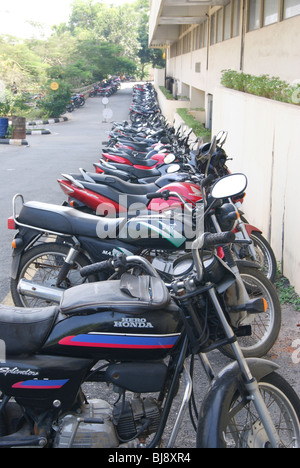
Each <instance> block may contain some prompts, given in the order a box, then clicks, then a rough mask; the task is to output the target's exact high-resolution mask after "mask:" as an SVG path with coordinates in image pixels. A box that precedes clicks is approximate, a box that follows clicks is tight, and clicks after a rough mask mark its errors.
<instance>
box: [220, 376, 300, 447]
mask: <svg viewBox="0 0 300 468" xmlns="http://www.w3.org/2000/svg"><path fill="white" fill-rule="evenodd" d="M259 388H260V392H261V394H262V397H263V399H264V402H265V404H266V406H267V409H268V411H269V413H270V416H271V418H272V421H273V423H274V425H275V428H276V430H277V432H278V435H279V437H280V440H281V444H282V447H285V448H299V446H300V434H299V421H298V417H297V414H296V413H295V411H294V408H293V406H292V405H291V403H290V401H289V400H288V398H287V397H286V395H285V394H284V393H283V392H282V391H281V390H280V389H279V388H277V387H275V386H274V385H272V384H270V383H266V382H260V383H259ZM223 438H224V441H225V443H226V445H227V447H235V448H269V447H270V443H269V439H268V436H267V434H266V431H265V429H264V427H263V425H262V423H261V421H260V419H259V417H258V415H257V413H256V410H255V408H254V404H253V402H247V401H246V398H242V397H238V398H237V399H236V400H235V401H234V402H233V404H232V406H231V408H230V412H229V421H228V423H227V424H226V427H225V428H224V431H223Z"/></svg>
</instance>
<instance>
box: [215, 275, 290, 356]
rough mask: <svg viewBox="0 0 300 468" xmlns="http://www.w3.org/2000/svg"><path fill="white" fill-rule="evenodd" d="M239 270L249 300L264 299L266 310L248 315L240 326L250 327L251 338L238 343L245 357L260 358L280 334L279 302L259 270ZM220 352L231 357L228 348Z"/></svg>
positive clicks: (271, 285)
mask: <svg viewBox="0 0 300 468" xmlns="http://www.w3.org/2000/svg"><path fill="white" fill-rule="evenodd" d="M239 270H240V274H241V277H242V280H243V283H244V285H245V287H246V290H247V293H248V295H249V298H250V299H258V298H264V299H265V300H266V302H267V310H266V311H265V312H261V313H257V314H248V316H247V317H246V319H244V320H243V323H242V325H250V326H251V331H252V333H251V336H246V337H239V338H238V342H239V345H240V347H241V349H242V351H243V354H244V356H245V357H262V356H265V355H266V354H267V353H268V352H269V351H270V349H271V348H272V347H273V346H274V344H275V342H276V340H277V338H278V335H279V332H280V328H281V306H280V302H279V299H278V295H277V292H276V289H275V288H274V286H273V284H272V283H271V282H270V281H269V280H268V279H267V278H266V277H265V275H264V274H263V273H262V272H261V271H260V270H259V269H257V268H248V267H244V266H241V267H239ZM222 351H223V352H224V354H226V355H227V356H229V357H232V351H231V347H230V346H224V347H223V348H222Z"/></svg>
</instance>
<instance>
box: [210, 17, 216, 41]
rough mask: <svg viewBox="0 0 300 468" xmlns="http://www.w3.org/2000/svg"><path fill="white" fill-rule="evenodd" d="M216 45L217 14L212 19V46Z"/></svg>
mask: <svg viewBox="0 0 300 468" xmlns="http://www.w3.org/2000/svg"><path fill="white" fill-rule="evenodd" d="M215 43H216V14H213V15H212V16H211V17H210V45H213V44H215Z"/></svg>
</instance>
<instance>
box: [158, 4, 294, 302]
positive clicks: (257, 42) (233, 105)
mask: <svg viewBox="0 0 300 468" xmlns="http://www.w3.org/2000/svg"><path fill="white" fill-rule="evenodd" d="M149 44H150V46H151V47H160V48H163V49H164V50H165V52H166V69H165V73H164V78H167V80H166V81H165V85H166V86H172V92H173V94H174V95H176V96H179V97H180V96H181V97H185V98H187V99H188V100H187V101H186V102H187V104H186V106H187V107H191V108H199V107H201V108H203V109H204V110H205V125H206V127H208V128H211V130H212V133H213V134H216V133H217V132H218V131H219V130H227V131H228V137H227V141H226V145H225V149H226V152H227V154H228V156H229V157H232V158H233V160H232V161H230V162H229V167H230V169H231V170H232V171H235V172H239V171H241V172H244V173H245V174H246V175H247V177H248V188H247V196H246V200H245V203H244V209H245V213H246V217H247V218H248V220H249V221H250V222H251V223H252V224H254V225H256V226H257V227H259V228H260V229H261V230H262V232H263V234H264V236H265V237H266V238H267V239H268V241H269V242H270V243H271V245H272V247H273V250H274V252H275V255H276V259H277V261H278V263H279V266H280V268H281V269H282V271H283V273H284V275H285V276H287V278H288V279H289V280H290V282H291V284H292V285H293V286H295V289H296V291H297V292H298V294H299V293H300V251H299V249H298V242H299V236H300V215H299V213H300V210H299V200H300V184H299V180H298V179H299V177H298V174H299V171H300V157H299V149H298V140H299V132H300V106H299V102H300V93H298V94H297V96H296V100H295V103H294V104H286V103H282V102H276V101H273V100H271V99H266V98H262V97H257V96H252V95H249V94H246V93H242V92H239V91H233V90H229V89H227V88H224V87H223V86H221V76H222V70H228V69H230V70H235V71H237V72H244V73H247V74H251V75H256V76H259V75H269V76H270V77H273V76H275V77H278V78H279V79H280V80H284V81H286V82H288V83H290V84H294V83H300V0H204V1H193V0H191V1H189V0H151V3H150V19H149ZM161 75H162V74H160V76H161ZM161 81H164V80H161ZM170 83H171V85H170ZM159 84H164V83H162V82H160V83H159ZM171 102H172V101H171ZM178 103H180V106H182V105H183V104H182V101H178ZM297 104H298V105H297ZM172 105H173V106H174V104H172ZM180 106H179V105H178V107H180ZM175 110H176V108H175ZM168 117H169V120H170V116H168Z"/></svg>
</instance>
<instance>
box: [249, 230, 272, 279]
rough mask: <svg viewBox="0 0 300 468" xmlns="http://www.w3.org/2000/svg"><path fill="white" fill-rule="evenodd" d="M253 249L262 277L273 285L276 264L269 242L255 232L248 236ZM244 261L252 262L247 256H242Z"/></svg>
mask: <svg viewBox="0 0 300 468" xmlns="http://www.w3.org/2000/svg"><path fill="white" fill-rule="evenodd" d="M250 239H251V240H252V244H253V247H254V249H255V252H256V261H257V262H258V263H259V265H260V269H261V271H262V272H263V273H264V275H265V276H266V277H267V278H268V279H269V280H270V281H271V282H272V283H274V281H275V278H276V271H277V263H276V258H275V255H274V252H273V250H272V247H271V246H270V244H269V242H268V241H267V240H266V239H265V238H264V237H263V236H262V235H261V234H260V233H259V232H257V231H253V232H252V233H251V234H250ZM244 259H245V260H252V257H251V256H249V255H246V256H244Z"/></svg>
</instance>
